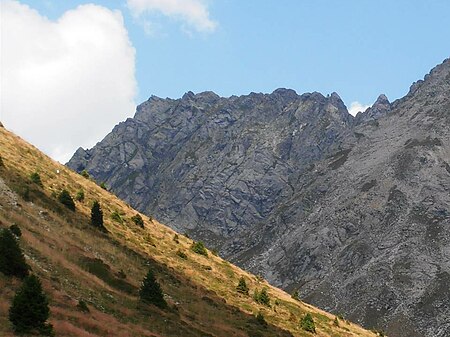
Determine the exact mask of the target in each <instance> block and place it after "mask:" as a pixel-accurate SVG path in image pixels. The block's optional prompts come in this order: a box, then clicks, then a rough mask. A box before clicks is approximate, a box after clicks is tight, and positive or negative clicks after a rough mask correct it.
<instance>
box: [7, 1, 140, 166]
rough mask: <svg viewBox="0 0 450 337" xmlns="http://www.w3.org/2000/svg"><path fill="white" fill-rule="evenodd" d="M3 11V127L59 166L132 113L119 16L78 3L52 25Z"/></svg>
mask: <svg viewBox="0 0 450 337" xmlns="http://www.w3.org/2000/svg"><path fill="white" fill-rule="evenodd" d="M1 5H2V11H1V60H2V63H1V107H0V108H1V110H0V120H1V121H2V122H3V123H4V124H5V127H7V128H9V129H11V130H12V131H14V132H16V133H17V134H19V135H20V136H22V137H23V138H25V139H26V140H28V141H30V142H31V143H33V144H34V145H36V146H37V147H39V148H40V149H41V150H43V151H44V152H46V153H47V154H49V155H50V156H51V157H53V158H54V159H56V160H59V161H61V162H64V161H66V160H68V159H69V158H70V156H71V154H73V152H74V151H75V150H76V149H77V148H78V147H79V146H83V147H92V146H93V145H94V144H95V142H97V141H99V140H101V139H102V138H103V137H104V136H105V135H106V134H107V133H108V132H109V131H110V130H111V129H112V127H113V126H114V125H115V124H116V123H118V122H119V121H121V120H123V119H125V118H126V117H127V116H129V115H131V114H132V113H133V112H134V108H135V103H134V97H135V94H136V88H137V86H136V80H135V75H134V72H135V50H134V48H133V46H132V45H131V42H130V40H129V38H128V33H127V30H126V29H125V27H124V23H123V18H122V15H121V13H120V12H119V11H111V10H109V9H107V8H104V7H101V6H96V5H83V6H79V7H77V8H76V9H73V10H70V11H67V12H65V13H64V14H63V15H62V16H61V17H60V18H59V19H58V20H57V21H50V20H49V19H47V18H46V17H44V16H42V15H40V14H39V13H38V12H37V11H35V10H33V9H31V8H30V7H28V6H26V5H22V4H20V3H18V2H15V1H14V2H13V1H10V0H8V1H2V2H1Z"/></svg>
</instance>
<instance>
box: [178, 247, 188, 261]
mask: <svg viewBox="0 0 450 337" xmlns="http://www.w3.org/2000/svg"><path fill="white" fill-rule="evenodd" d="M177 256H179V257H181V258H182V259H183V260H187V255H186V254H185V253H184V252H183V251H181V250H180V249H178V250H177Z"/></svg>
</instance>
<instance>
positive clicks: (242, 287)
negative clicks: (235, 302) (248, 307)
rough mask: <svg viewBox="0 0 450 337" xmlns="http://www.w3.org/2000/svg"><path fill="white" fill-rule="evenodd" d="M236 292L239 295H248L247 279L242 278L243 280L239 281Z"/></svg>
mask: <svg viewBox="0 0 450 337" xmlns="http://www.w3.org/2000/svg"><path fill="white" fill-rule="evenodd" d="M236 290H237V292H238V293H241V294H244V295H248V290H249V289H248V286H247V282H245V278H244V277H243V276H241V278H240V279H239V283H238V285H237V287H236Z"/></svg>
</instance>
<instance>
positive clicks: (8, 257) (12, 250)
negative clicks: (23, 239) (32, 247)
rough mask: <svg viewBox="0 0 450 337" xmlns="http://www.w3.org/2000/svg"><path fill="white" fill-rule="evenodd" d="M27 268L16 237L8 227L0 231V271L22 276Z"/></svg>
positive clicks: (26, 272) (24, 275) (26, 273)
mask: <svg viewBox="0 0 450 337" xmlns="http://www.w3.org/2000/svg"><path fill="white" fill-rule="evenodd" d="M29 269H30V267H29V266H28V264H27V263H26V261H25V257H24V256H23V253H22V250H21V249H20V246H19V244H18V243H17V239H16V238H15V237H14V235H13V233H12V232H11V231H10V230H9V229H3V230H2V231H1V232H0V272H2V273H3V274H5V275H8V276H16V277H20V278H24V277H26V276H27V275H28V270H29Z"/></svg>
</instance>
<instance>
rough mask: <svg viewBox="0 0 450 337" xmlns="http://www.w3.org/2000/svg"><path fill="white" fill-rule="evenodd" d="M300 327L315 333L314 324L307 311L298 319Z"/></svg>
mask: <svg viewBox="0 0 450 337" xmlns="http://www.w3.org/2000/svg"><path fill="white" fill-rule="evenodd" d="M300 327H301V328H302V329H303V330H305V331H308V332H311V333H316V324H315V323H314V319H313V317H312V316H311V314H310V313H309V312H308V313H307V314H306V315H305V316H303V318H302V319H301V320H300Z"/></svg>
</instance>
